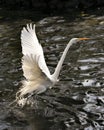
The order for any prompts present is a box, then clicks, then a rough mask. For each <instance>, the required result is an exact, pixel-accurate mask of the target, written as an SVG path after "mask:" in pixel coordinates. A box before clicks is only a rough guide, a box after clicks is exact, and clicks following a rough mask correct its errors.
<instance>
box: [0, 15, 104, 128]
mask: <svg viewBox="0 0 104 130" xmlns="http://www.w3.org/2000/svg"><path fill="white" fill-rule="evenodd" d="M31 17H32V16H31ZM34 21H35V22H36V25H37V28H36V30H37V36H38V38H39V41H40V43H41V44H42V46H43V49H44V53H45V59H46V62H47V65H48V67H49V68H50V71H51V73H53V72H54V68H55V67H56V65H57V62H58V61H59V59H60V57H61V55H62V52H63V50H64V48H65V46H66V45H67V43H68V41H69V40H70V39H71V38H73V37H88V38H91V39H90V40H88V41H82V42H80V43H77V44H76V45H73V46H72V47H71V48H70V50H69V52H68V54H67V57H66V59H65V62H64V64H63V67H62V70H61V74H60V77H59V79H60V82H59V83H58V84H57V85H55V87H54V88H53V89H49V90H47V91H46V92H45V93H43V94H42V95H39V96H38V97H37V104H35V106H34V107H31V106H25V107H24V108H20V107H18V106H15V107H14V106H13V107H12V108H11V109H10V108H8V104H10V103H11V102H12V101H13V100H14V99H15V93H16V92H17V90H18V89H19V87H20V81H21V80H22V79H23V76H22V69H21V57H22V54H21V45H20V39H19V36H20V30H21V29H22V27H23V26H24V25H25V24H26V23H30V22H33V23H34ZM103 32H104V17H103V16H97V15H89V14H86V15H81V14H78V15H77V16H76V17H74V18H73V19H71V18H69V17H68V16H65V17H60V16H57V17H45V18H41V20H39V17H38V19H35V18H34V17H32V20H30V19H29V18H27V17H25V18H20V19H18V18H16V19H14V20H13V19H12V20H11V19H8V18H7V19H6V20H5V22H4V21H3V20H2V19H1V24H0V57H1V58H0V109H1V110H0V130H53V129H54V130H83V129H84V130H103V129H104V67H103V66H104V65H103V64H104V33H103Z"/></svg>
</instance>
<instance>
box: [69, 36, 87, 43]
mask: <svg viewBox="0 0 104 130" xmlns="http://www.w3.org/2000/svg"><path fill="white" fill-rule="evenodd" d="M88 39H89V38H86V37H84V38H72V39H71V40H70V42H71V43H72V44H74V43H77V42H79V41H82V40H88Z"/></svg>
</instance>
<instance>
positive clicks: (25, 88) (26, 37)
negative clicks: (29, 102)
mask: <svg viewBox="0 0 104 130" xmlns="http://www.w3.org/2000/svg"><path fill="white" fill-rule="evenodd" d="M21 45H22V53H23V57H22V69H23V75H24V77H25V78H26V80H24V81H23V85H22V87H21V88H20V90H19V91H18V92H17V95H18V94H19V95H18V96H17V99H18V98H19V99H21V98H22V97H23V96H24V95H26V94H27V93H32V92H34V91H35V92H36V93H37V94H39V93H42V92H44V91H45V90H46V88H47V87H49V86H50V83H51V82H50V79H49V76H50V72H49V69H48V67H47V65H46V62H45V59H44V54H43V49H42V46H41V44H40V43H39V42H38V39H37V36H36V33H35V25H34V26H33V25H32V24H27V27H26V28H25V27H24V28H23V30H22V32H21ZM47 84H48V85H47Z"/></svg>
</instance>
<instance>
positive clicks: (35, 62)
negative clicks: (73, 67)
mask: <svg viewBox="0 0 104 130" xmlns="http://www.w3.org/2000/svg"><path fill="white" fill-rule="evenodd" d="M87 39H88V38H72V39H71V40H70V41H69V43H68V44H67V46H66V48H65V50H64V52H63V54H62V57H61V59H60V61H59V62H58V64H57V67H56V69H55V72H54V73H53V74H52V75H51V74H50V71H49V69H48V67H47V65H46V62H45V59H44V53H43V49H42V46H41V44H40V43H39V41H38V39H37V36H36V32H35V24H34V25H32V24H27V27H26V28H25V27H24V28H23V30H22V32H21V46H22V53H23V57H22V69H23V75H24V77H25V80H24V81H23V82H22V87H21V88H20V90H19V91H18V92H17V100H18V103H19V104H20V103H21V104H23V101H24V100H23V99H25V98H24V96H25V95H26V94H30V95H31V93H36V94H40V93H42V92H44V91H46V89H47V88H49V87H52V86H53V85H54V84H55V83H56V82H57V81H58V77H59V73H60V70H61V67H62V64H63V62H64V59H65V56H66V54H67V52H68V49H69V48H70V46H71V45H72V44H73V43H76V42H78V41H80V40H87ZM21 99H22V100H21Z"/></svg>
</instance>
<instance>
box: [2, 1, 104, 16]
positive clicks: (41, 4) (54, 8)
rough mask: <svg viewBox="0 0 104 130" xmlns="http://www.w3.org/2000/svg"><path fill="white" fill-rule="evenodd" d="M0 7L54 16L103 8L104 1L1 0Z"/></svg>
mask: <svg viewBox="0 0 104 130" xmlns="http://www.w3.org/2000/svg"><path fill="white" fill-rule="evenodd" d="M0 7H1V8H7V9H10V10H34V11H41V12H43V13H48V14H53V13H56V12H57V13H64V12H68V11H70V10H92V9H96V8H97V9H98V8H103V7H104V0H0Z"/></svg>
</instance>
